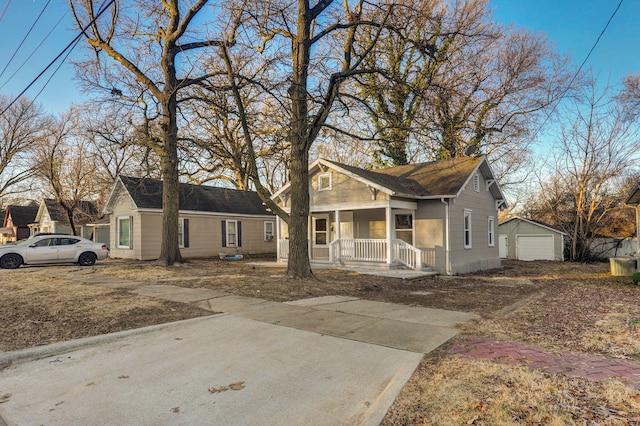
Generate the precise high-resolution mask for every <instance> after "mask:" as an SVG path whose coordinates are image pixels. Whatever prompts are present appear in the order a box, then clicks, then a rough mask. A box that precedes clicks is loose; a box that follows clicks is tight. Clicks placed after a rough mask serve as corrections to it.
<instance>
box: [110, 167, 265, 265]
mask: <svg viewBox="0 0 640 426" xmlns="http://www.w3.org/2000/svg"><path fill="white" fill-rule="evenodd" d="M179 209H180V212H179V220H178V223H177V224H176V226H177V227H178V242H179V245H180V253H181V254H182V256H183V257H185V258H189V257H192V258H195V257H218V256H219V255H221V254H224V255H236V254H258V253H274V254H275V252H276V242H275V239H274V231H275V216H274V215H273V214H272V213H270V212H268V211H267V210H266V208H265V206H264V205H263V203H262V200H261V199H260V197H259V196H258V194H257V193H255V192H252V191H239V190H235V189H228V188H217V187H212V186H205V185H191V184H186V183H181V184H180V188H179ZM105 213H106V214H109V215H110V220H111V223H110V227H109V229H110V232H111V238H110V239H111V247H110V250H111V251H110V253H109V256H110V257H114V258H125V259H138V260H152V259H157V258H158V257H159V256H160V246H161V243H162V181H160V180H156V179H143V178H134V177H127V176H120V177H118V178H117V179H116V182H115V184H114V186H113V189H112V190H111V194H110V195H109V198H108V200H107V203H106V207H105Z"/></svg>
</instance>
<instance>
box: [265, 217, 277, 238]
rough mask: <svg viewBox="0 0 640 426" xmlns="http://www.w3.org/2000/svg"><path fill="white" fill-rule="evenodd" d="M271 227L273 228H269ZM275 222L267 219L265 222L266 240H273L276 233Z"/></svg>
mask: <svg viewBox="0 0 640 426" xmlns="http://www.w3.org/2000/svg"><path fill="white" fill-rule="evenodd" d="M269 227H271V229H270V230H269V229H267V228H269ZM274 230H275V224H274V223H273V221H270V220H267V221H265V222H264V240H265V241H272V240H273V238H274V235H275V232H274Z"/></svg>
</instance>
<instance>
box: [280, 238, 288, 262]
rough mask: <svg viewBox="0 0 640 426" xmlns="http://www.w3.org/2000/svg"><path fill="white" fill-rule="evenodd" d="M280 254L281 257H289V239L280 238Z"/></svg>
mask: <svg viewBox="0 0 640 426" xmlns="http://www.w3.org/2000/svg"><path fill="white" fill-rule="evenodd" d="M278 256H279V257H280V259H288V258H289V239H288V238H287V239H284V240H278Z"/></svg>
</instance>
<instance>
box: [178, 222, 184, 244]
mask: <svg viewBox="0 0 640 426" xmlns="http://www.w3.org/2000/svg"><path fill="white" fill-rule="evenodd" d="M178 247H179V248H184V217H179V218H178Z"/></svg>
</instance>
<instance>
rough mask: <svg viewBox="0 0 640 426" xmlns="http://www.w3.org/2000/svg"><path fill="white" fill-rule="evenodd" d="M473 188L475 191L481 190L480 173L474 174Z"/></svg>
mask: <svg viewBox="0 0 640 426" xmlns="http://www.w3.org/2000/svg"><path fill="white" fill-rule="evenodd" d="M473 190H474V192H480V175H478V174H477V173H474V174H473Z"/></svg>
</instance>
